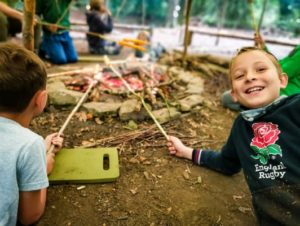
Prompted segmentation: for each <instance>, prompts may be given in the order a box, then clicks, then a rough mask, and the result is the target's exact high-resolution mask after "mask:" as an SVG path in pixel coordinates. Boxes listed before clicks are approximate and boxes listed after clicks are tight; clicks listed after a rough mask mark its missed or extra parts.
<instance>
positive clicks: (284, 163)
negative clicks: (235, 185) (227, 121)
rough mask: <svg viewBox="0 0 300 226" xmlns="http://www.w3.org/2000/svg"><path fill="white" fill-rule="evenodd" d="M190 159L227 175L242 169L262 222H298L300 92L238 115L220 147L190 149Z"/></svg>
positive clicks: (299, 215)
mask: <svg viewBox="0 0 300 226" xmlns="http://www.w3.org/2000/svg"><path fill="white" fill-rule="evenodd" d="M193 162H194V163H196V164H199V165H202V166H206V167H208V168H211V169H213V170H216V171H219V172H221V173H224V174H228V175H232V174H235V173H238V172H239V171H240V170H241V169H243V172H244V175H245V178H246V181H247V183H248V186H249V188H250V191H251V193H252V201H253V207H254V209H255V212H256V215H257V219H258V222H259V224H260V225H272V226H274V225H300V95H293V96H290V97H287V98H283V99H281V100H280V101H278V102H277V103H273V104H271V105H270V106H268V107H266V108H265V109H263V110H261V111H260V114H259V115H256V116H254V117H250V118H249V117H248V118H247V117H246V116H245V114H244V117H243V114H240V115H239V116H238V117H237V119H236V120H235V122H234V124H233V127H232V129H231V133H230V135H229V138H228V140H227V143H226V144H225V145H224V146H223V148H222V150H221V151H220V152H216V151H212V150H194V151H193Z"/></svg>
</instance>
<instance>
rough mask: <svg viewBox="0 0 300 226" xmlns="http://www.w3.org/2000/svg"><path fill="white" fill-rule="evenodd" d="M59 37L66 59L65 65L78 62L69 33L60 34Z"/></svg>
mask: <svg viewBox="0 0 300 226" xmlns="http://www.w3.org/2000/svg"><path fill="white" fill-rule="evenodd" d="M60 36H61V43H62V46H63V49H64V53H65V56H66V58H67V63H74V62H76V61H77V60H78V56H77V52H76V49H75V46H74V44H73V40H72V38H71V36H70V34H69V32H64V33H63V34H60Z"/></svg>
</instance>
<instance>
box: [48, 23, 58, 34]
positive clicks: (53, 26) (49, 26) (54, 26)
mask: <svg viewBox="0 0 300 226" xmlns="http://www.w3.org/2000/svg"><path fill="white" fill-rule="evenodd" d="M47 28H48V30H49V31H50V32H51V33H55V32H56V31H57V29H58V27H57V25H56V24H50V25H48V26H47Z"/></svg>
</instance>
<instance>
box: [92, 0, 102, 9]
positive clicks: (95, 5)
mask: <svg viewBox="0 0 300 226" xmlns="http://www.w3.org/2000/svg"><path fill="white" fill-rule="evenodd" d="M103 5H105V1H104V0H90V7H91V8H90V9H91V10H100V8H101V6H103Z"/></svg>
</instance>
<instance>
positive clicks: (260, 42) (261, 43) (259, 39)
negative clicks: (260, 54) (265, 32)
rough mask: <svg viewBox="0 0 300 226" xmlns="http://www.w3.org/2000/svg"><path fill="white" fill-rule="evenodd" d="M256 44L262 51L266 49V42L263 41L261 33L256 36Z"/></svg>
mask: <svg viewBox="0 0 300 226" xmlns="http://www.w3.org/2000/svg"><path fill="white" fill-rule="evenodd" d="M254 42H255V46H256V47H258V48H260V49H265V41H264V40H263V38H262V37H261V35H260V34H259V33H256V32H255V34H254Z"/></svg>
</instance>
